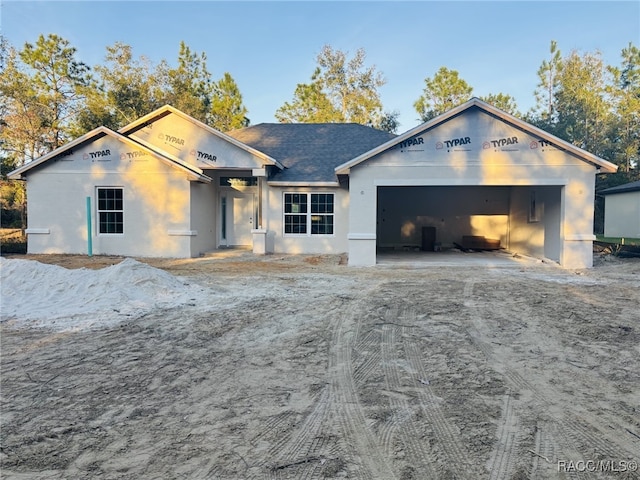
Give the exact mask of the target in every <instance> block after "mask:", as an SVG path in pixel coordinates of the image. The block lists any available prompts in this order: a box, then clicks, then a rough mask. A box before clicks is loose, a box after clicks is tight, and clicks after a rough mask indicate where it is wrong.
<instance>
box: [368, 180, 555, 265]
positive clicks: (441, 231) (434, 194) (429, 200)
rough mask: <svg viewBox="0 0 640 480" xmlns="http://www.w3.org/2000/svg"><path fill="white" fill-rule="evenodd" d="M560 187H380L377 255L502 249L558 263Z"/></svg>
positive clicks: (378, 195)
mask: <svg viewBox="0 0 640 480" xmlns="http://www.w3.org/2000/svg"><path fill="white" fill-rule="evenodd" d="M562 189H563V187H562V186H468V185H467V186H379V187H378V191H377V234H376V250H377V253H378V254H384V253H388V252H394V253H399V252H412V253H413V254H414V255H415V253H416V252H423V253H424V254H425V255H426V254H430V255H434V254H437V253H438V252H447V251H452V250H454V249H458V250H463V251H507V252H510V253H520V254H524V255H528V256H531V257H538V258H545V259H549V260H552V261H554V262H559V261H560V255H561V252H560V249H561V217H562V215H561V212H562V208H561V205H562V200H561V199H562Z"/></svg>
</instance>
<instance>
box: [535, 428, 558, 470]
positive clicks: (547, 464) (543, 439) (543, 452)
mask: <svg viewBox="0 0 640 480" xmlns="http://www.w3.org/2000/svg"><path fill="white" fill-rule="evenodd" d="M529 453H532V454H533V461H532V465H531V475H530V478H531V479H532V480H533V479H535V478H540V477H543V476H545V475H548V474H549V473H550V469H551V468H557V464H554V463H553V461H554V460H553V459H555V458H556V451H555V442H554V440H553V437H552V436H551V434H550V433H549V427H548V426H547V425H546V423H545V422H542V421H538V423H537V424H536V436H535V439H534V448H533V450H532V451H531V452H529Z"/></svg>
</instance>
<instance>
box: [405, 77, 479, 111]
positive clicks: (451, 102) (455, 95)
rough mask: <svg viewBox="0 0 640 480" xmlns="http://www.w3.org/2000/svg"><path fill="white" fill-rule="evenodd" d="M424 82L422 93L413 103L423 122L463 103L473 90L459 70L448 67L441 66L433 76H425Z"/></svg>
mask: <svg viewBox="0 0 640 480" xmlns="http://www.w3.org/2000/svg"><path fill="white" fill-rule="evenodd" d="M424 83H425V87H424V90H423V93H422V95H421V96H420V97H419V98H418V100H416V101H415V103H414V104H413V106H414V107H415V109H416V111H417V112H418V115H420V120H421V121H423V122H426V121H428V120H431V119H432V118H435V117H437V116H438V115H440V114H442V113H444V112H446V111H447V110H451V109H452V108H454V107H457V106H458V105H461V104H463V103H464V102H466V101H467V100H469V99H470V98H471V92H473V88H472V87H471V86H469V84H468V83H467V82H465V81H464V80H463V79H462V78H460V75H459V73H458V72H456V71H455V70H449V69H448V68H447V67H440V70H438V71H437V72H436V74H435V75H434V76H433V78H429V77H427V78H425V80H424Z"/></svg>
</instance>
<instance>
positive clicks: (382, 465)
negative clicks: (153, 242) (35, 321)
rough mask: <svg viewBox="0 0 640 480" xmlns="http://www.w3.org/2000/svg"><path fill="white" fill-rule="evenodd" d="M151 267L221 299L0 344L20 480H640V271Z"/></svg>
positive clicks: (329, 260) (13, 460) (8, 429)
mask: <svg viewBox="0 0 640 480" xmlns="http://www.w3.org/2000/svg"><path fill="white" fill-rule="evenodd" d="M20 258H36V259H38V260H39V261H42V262H48V263H55V264H58V265H63V266H66V267H69V268H77V267H81V266H85V267H89V268H101V267H104V266H107V265H111V264H113V263H117V262H119V261H120V260H121V259H119V258H115V257H93V258H90V259H89V258H86V257H73V256H38V257H29V256H21V257H20ZM148 263H150V264H151V265H153V266H155V267H158V268H162V269H163V270H166V271H169V272H171V273H173V274H174V275H177V276H179V277H182V278H187V279H188V280H189V281H191V282H193V283H194V284H197V285H199V286H201V287H202V288H203V289H204V290H203V291H204V292H206V293H205V294H203V296H202V298H200V299H197V301H194V302H193V303H191V304H187V305H184V306H181V307H180V308H175V309H169V310H164V311H154V312H152V313H150V314H147V315H145V316H143V317H141V318H137V319H132V320H125V321H123V322H120V323H118V324H117V325H111V326H108V327H104V328H101V327H100V326H94V327H92V328H91V329H84V330H82V329H81V330H77V331H55V330H47V329H43V328H24V327H18V326H16V325H13V326H12V325H11V324H10V322H5V323H4V324H3V325H2V326H1V333H2V338H1V347H2V365H1V374H2V377H1V380H2V384H1V387H2V388H1V399H0V401H1V403H0V407H1V412H0V413H1V428H2V430H1V445H0V460H1V467H2V470H1V472H2V478H4V479H45V478H46V479H89V478H91V479H93V478H101V479H180V478H185V479H186V478H189V479H200V478H202V479H218V478H219V479H289V478H291V479H322V478H351V479H367V480H370V479H371V480H373V479H389V480H391V479H401V480H408V479H454V478H457V479H495V480H499V479H517V480H521V479H556V478H572V479H573V478H578V479H583V478H584V479H592V478H596V479H597V478H620V479H622V478H624V479H628V478H636V479H637V478H640V474H639V473H638V472H637V471H636V470H635V469H636V468H637V464H636V463H634V462H637V461H640V312H639V310H640V259H625V260H622V259H618V258H614V257H603V258H602V259H600V258H599V259H597V266H596V267H595V268H593V269H591V270H588V271H565V270H561V269H559V268H557V267H554V266H552V265H548V264H542V263H533V262H526V261H525V262H521V263H518V264H515V265H512V266H510V267H488V266H481V265H477V266H476V265H471V266H469V265H467V266H459V267H455V266H451V267H420V268H417V267H415V266H412V265H403V266H398V265H396V266H393V265H386V266H378V267H375V268H349V267H347V266H345V265H344V258H343V257H339V256H301V257H282V256H277V255H272V256H268V257H261V258H256V257H254V256H253V255H251V254H250V253H248V252H229V253H227V254H220V255H218V256H213V257H208V258H201V259H193V260H154V261H148ZM607 469H609V470H611V469H613V470H616V471H614V472H606V473H603V472H602V471H601V470H607Z"/></svg>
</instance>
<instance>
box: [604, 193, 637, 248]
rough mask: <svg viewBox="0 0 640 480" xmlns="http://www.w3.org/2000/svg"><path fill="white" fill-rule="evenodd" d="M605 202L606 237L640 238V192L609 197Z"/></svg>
mask: <svg viewBox="0 0 640 480" xmlns="http://www.w3.org/2000/svg"><path fill="white" fill-rule="evenodd" d="M604 202H605V203H604V235H605V236H606V237H626V238H640V191H636V192H626V193H616V194H611V195H607V196H606V197H605V201H604Z"/></svg>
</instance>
